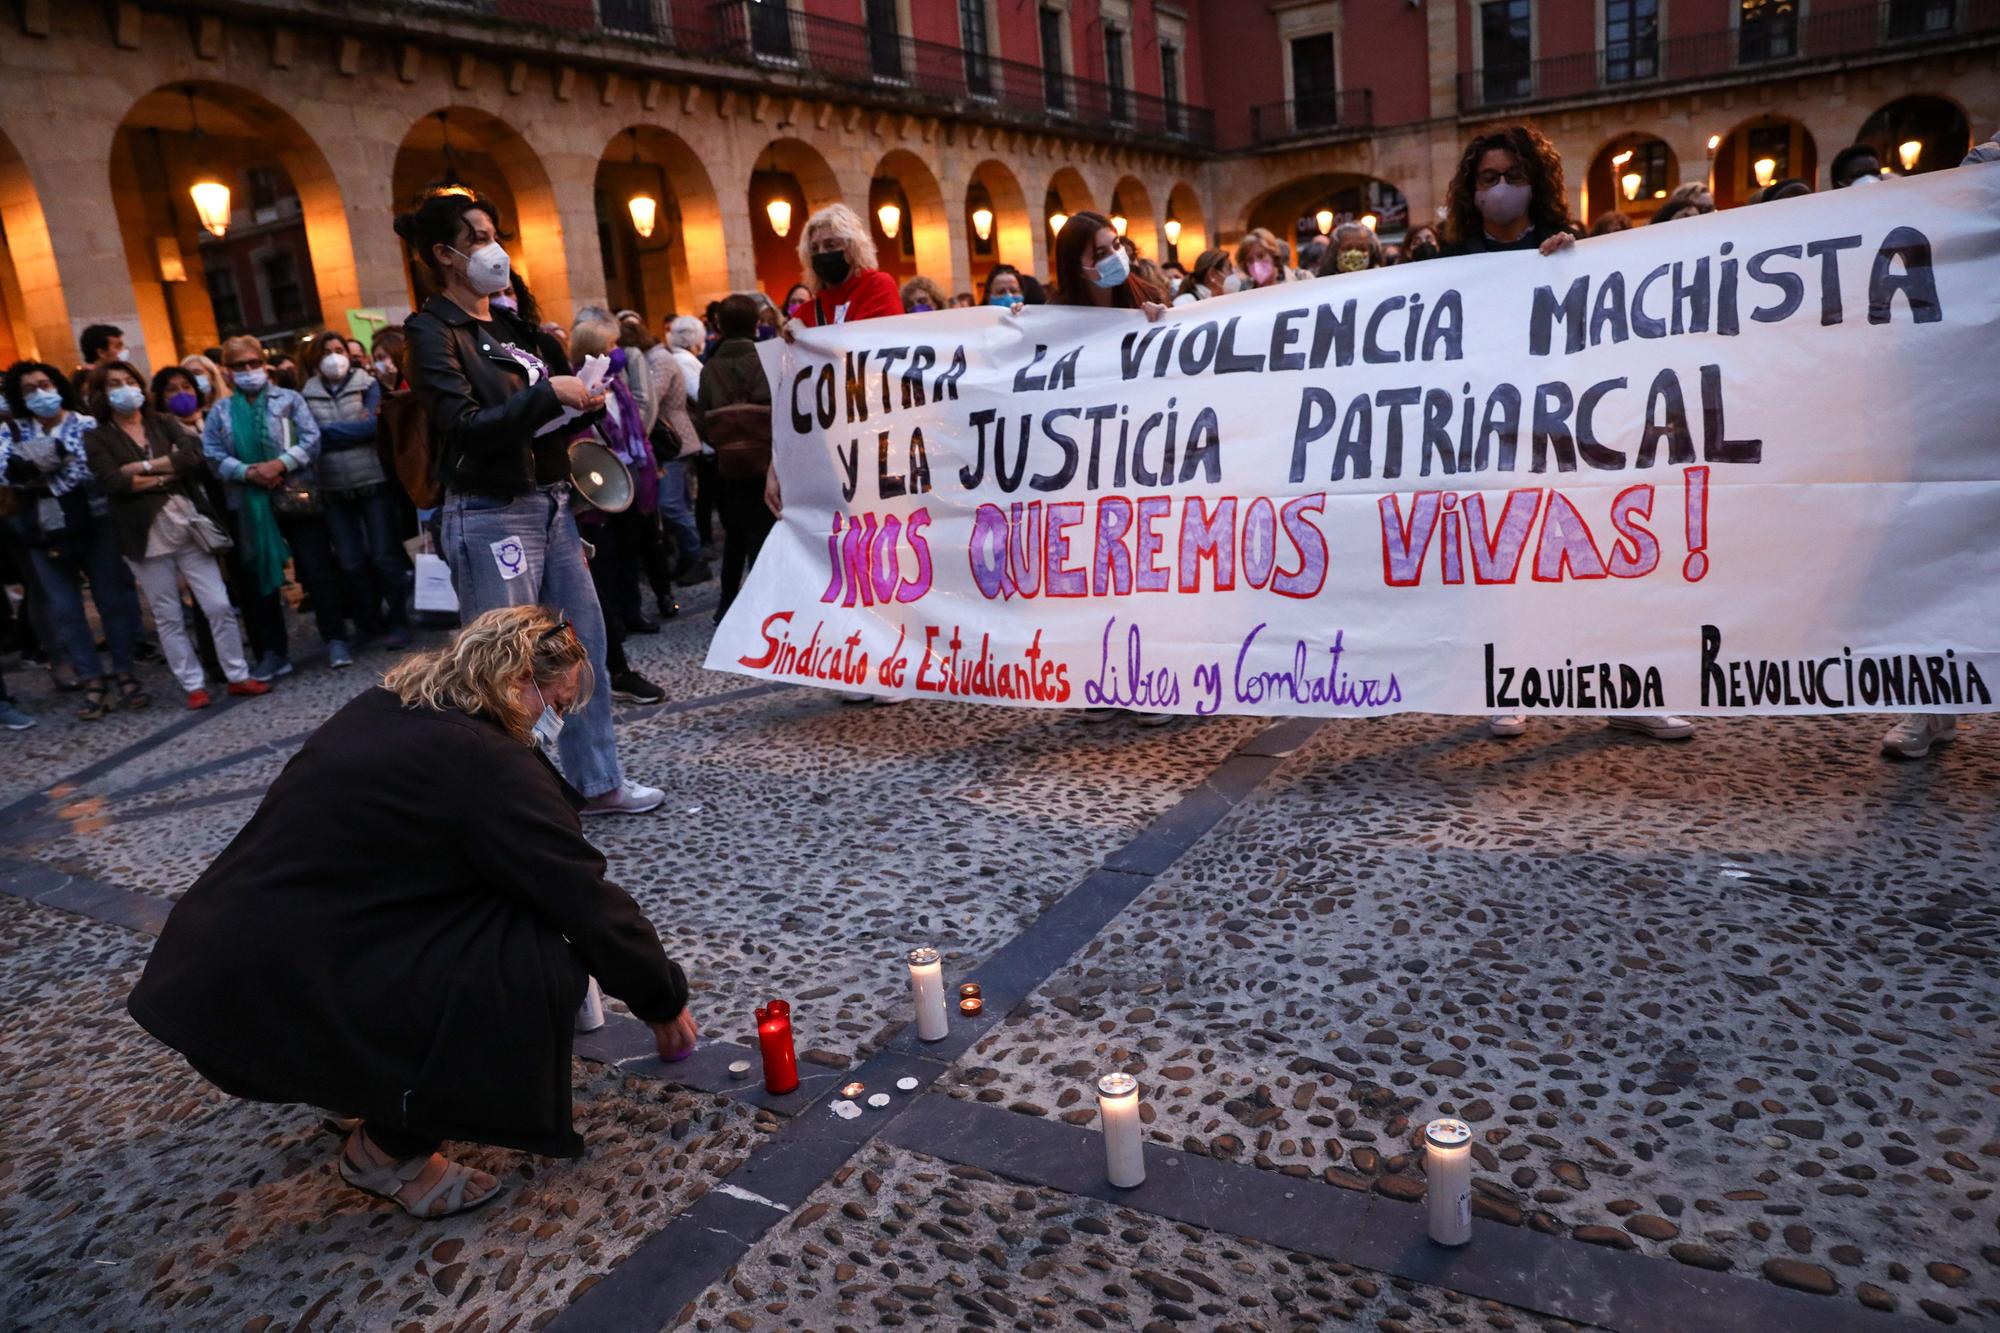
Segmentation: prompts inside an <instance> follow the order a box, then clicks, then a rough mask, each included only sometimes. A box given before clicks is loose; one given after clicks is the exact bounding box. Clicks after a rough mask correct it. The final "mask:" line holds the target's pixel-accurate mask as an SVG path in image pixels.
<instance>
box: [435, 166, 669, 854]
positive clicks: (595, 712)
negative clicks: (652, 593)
mask: <svg viewBox="0 0 2000 1333" xmlns="http://www.w3.org/2000/svg"><path fill="white" fill-rule="evenodd" d="M500 226H501V223H500V211H499V209H498V208H496V207H495V206H494V205H493V203H492V201H491V200H489V199H485V198H483V197H481V196H478V195H468V194H438V195H434V196H432V197H431V198H430V199H428V200H426V201H425V202H424V204H423V206H422V207H420V208H419V209H417V211H415V212H414V213H406V214H404V215H403V216H401V217H399V218H397V219H396V234H397V235H399V236H401V237H402V238H403V240H404V241H405V242H407V243H408V244H409V246H410V248H411V250H412V251H414V252H415V254H416V256H417V258H418V260H419V261H420V262H422V264H423V265H424V267H425V268H426V270H427V271H428V272H429V275H430V278H431V282H432V284H433V285H434V286H435V288H436V289H437V293H438V294H437V295H435V296H432V297H431V298H430V299H429V300H428V301H426V302H425V303H424V307H423V309H422V310H420V311H418V312H417V313H416V314H414V315H412V316H410V318H409V320H408V321H407V322H406V323H405V324H404V326H403V327H404V330H405V332H406V333H407V335H408V338H409V352H408V357H409V377H410V387H411V389H412V390H413V391H414V392H415V393H416V395H417V400H418V402H419V403H421V404H422V405H423V408H424V411H425V415H426V416H427V418H428V420H429V424H430V435H431V441H432V445H433V448H434V450H435V454H436V464H437V468H438V476H439V481H440V482H441V483H442V487H443V491H444V500H443V503H442V506H441V508H442V533H441V537H442V546H443V552H442V554H443V556H444V558H445V562H446V563H447V564H449V565H450V566H451V574H452V582H453V584H454V585H455V586H456V587H457V590H458V610H459V619H460V621H461V622H462V623H465V624H470V623H472V621H473V620H475V619H476V618H477V617H478V616H479V615H480V614H481V613H482V612H485V611H490V610H492V609H493V608H494V607H496V606H521V605H525V604H528V603H537V604H539V605H541V606H544V607H547V608H548V609H550V610H552V611H554V612H556V613H557V614H558V615H560V616H562V617H563V618H565V619H566V620H568V622H569V623H570V625H571V626H572V627H573V628H574V629H575V630H576V634H577V637H578V638H579V639H581V640H582V642H583V645H584V648H585V649H586V651H588V653H589V654H590V663H591V670H592V672H593V673H594V674H595V676H596V688H595V689H594V690H593V691H592V693H591V695H590V699H589V702H588V703H587V704H586V705H584V706H583V707H582V708H579V709H577V710H576V711H574V712H573V713H570V714H569V715H568V716H567V717H566V718H565V719H563V720H562V725H561V726H560V729H559V732H558V739H557V749H558V751H559V754H560V758H561V762H562V770H563V776H564V777H566V778H567V779H568V780H569V782H570V784H571V785H572V786H573V787H575V788H576V789H577V790H578V791H580V792H581V793H583V795H584V796H585V797H586V798H587V803H586V804H585V805H584V807H583V813H584V814H587V815H590V814H641V813H644V812H645V811H648V810H654V809H657V808H658V807H659V805H660V803H661V802H662V801H663V800H665V799H666V795H665V793H664V792H662V791H660V790H659V789H658V788H657V787H645V786H641V785H639V784H638V783H635V782H631V781H629V780H627V779H626V777H625V774H624V770H623V769H622V768H621V766H620V765H619V762H618V742H617V737H616V736H615V735H614V733H613V731H612V722H611V682H610V680H609V678H608V676H607V675H606V673H605V637H604V613H603V611H602V610H601V609H600V607H599V605H598V601H597V590H596V589H595V587H593V586H592V584H591V579H590V568H589V566H588V564H587V563H586V562H585V559H584V552H583V543H582V541H581V539H579V538H578V536H577V531H576V522H575V520H574V519H573V518H571V516H570V510H569V463H568V456H567V451H566V448H565V446H566V445H567V443H568V442H569V440H570V439H572V438H573V437H574V436H576V435H577V434H579V433H581V432H582V431H584V430H586V429H588V428H589V426H590V419H589V416H588V414H591V413H596V412H600V411H602V410H603V407H604V394H603V393H602V391H600V390H597V389H593V388H588V387H586V386H585V385H584V383H583V381H582V380H580V379H578V378H577V377H576V376H575V375H572V374H571V373H570V367H569V362H568V361H567V359H566V358H565V357H564V355H563V353H562V350H561V349H560V348H559V347H557V346H556V345H555V344H554V343H553V342H552V341H551V340H549V339H547V338H544V337H543V336H542V335H541V332H540V330H539V329H537V328H536V327H535V325H534V324H533V323H530V322H528V321H526V320H523V319H522V318H521V317H520V315H519V314H518V313H517V312H516V311H514V310H512V309H509V308H507V306H505V305H503V304H501V303H497V302H495V301H494V300H493V298H494V297H495V296H496V295H498V294H499V293H500V292H502V291H504V290H506V288H507V286H508V283H509V279H510V277H511V264H510V262H509V259H508V256H507V251H506V249H505V248H504V247H502V246H501V244H500V236H501V234H502V233H501V230H500Z"/></svg>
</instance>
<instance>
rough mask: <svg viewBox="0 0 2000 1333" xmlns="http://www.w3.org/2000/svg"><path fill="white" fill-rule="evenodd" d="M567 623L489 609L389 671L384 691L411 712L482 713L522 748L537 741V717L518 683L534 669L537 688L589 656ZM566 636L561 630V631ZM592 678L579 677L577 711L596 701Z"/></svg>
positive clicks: (536, 613)
mask: <svg viewBox="0 0 2000 1333" xmlns="http://www.w3.org/2000/svg"><path fill="white" fill-rule="evenodd" d="M567 625H568V622H566V621H564V620H563V619H561V618H560V617H559V616H557V615H556V614H555V613H554V612H553V611H550V610H548V609H546V608H544V607H539V606H502V607H495V608H494V609H493V610H491V611H488V612H486V613H485V614H484V615H482V616H480V617H479V618H478V619H477V620H474V621H473V622H472V623H471V624H470V625H467V626H466V627H465V628H463V629H461V630H459V632H458V633H457V634H455V635H453V636H452V640H451V642H450V643H448V644H446V645H445V646H444V647H442V648H436V649H432V650H431V651H429V652H423V653H412V654H410V656H408V657H406V658H404V659H403V660H402V661H400V662H398V663H396V665H395V666H393V667H391V668H390V669H389V674H388V675H386V676H384V677H383V678H382V686H383V688H384V689H387V690H388V691H389V692H390V693H392V694H394V695H395V696H396V697H397V698H398V699H401V700H402V701H403V706H404V707H405V708H435V709H456V710H457V711H459V712H461V713H470V714H474V715H481V714H483V715H484V716H486V717H490V718H492V719H493V720H494V721H496V722H498V723H500V725H502V726H503V727H505V728H507V734H508V735H510V736H512V737H513V738H514V739H515V740H517V741H520V742H521V743H522V744H523V745H530V744H533V742H534V725H535V718H536V716H537V715H539V713H540V711H541V710H540V709H529V708H525V707H523V706H522V705H521V704H520V703H518V702H517V701H516V699H515V697H514V691H515V682H516V681H518V680H520V678H521V676H522V674H523V673H527V672H532V673H533V678H534V681H535V683H536V685H538V686H539V685H543V684H546V683H549V682H552V681H555V680H558V679H560V678H562V677H563V676H565V675H567V674H569V673H570V672H571V671H573V670H575V669H576V668H577V667H578V666H586V667H587V666H588V664H589V661H590V655H589V654H588V653H586V652H585V651H584V649H583V643H582V642H581V641H580V640H579V639H578V638H577V637H576V631H574V630H572V629H569V628H567ZM559 628H560V629H562V632H561V633H557V632H556V631H557V630H558V629H559ZM592 680H593V677H592V673H591V672H590V671H589V670H585V671H584V672H583V673H582V675H581V676H580V677H579V678H578V680H577V695H576V701H575V702H574V703H572V704H571V705H570V708H571V710H572V711H574V710H575V709H578V708H581V707H583V705H584V703H585V701H586V700H588V699H589V698H590V689H591V684H592Z"/></svg>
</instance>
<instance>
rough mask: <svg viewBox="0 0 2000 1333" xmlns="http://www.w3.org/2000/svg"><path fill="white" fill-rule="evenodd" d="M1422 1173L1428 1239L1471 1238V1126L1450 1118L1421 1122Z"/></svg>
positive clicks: (1454, 1241)
mask: <svg viewBox="0 0 2000 1333" xmlns="http://www.w3.org/2000/svg"><path fill="white" fill-rule="evenodd" d="M1424 1176H1425V1179H1426V1185H1425V1195H1426V1198H1425V1203H1426V1206H1427V1207H1428V1208H1429V1210H1430V1233H1431V1239H1432V1240H1434V1241H1436V1242H1437V1243H1438V1244H1440V1245H1463V1244H1465V1243H1466V1242H1467V1241H1469V1240H1471V1239H1472V1126H1470V1125H1468V1124H1466V1123H1465V1122H1464V1121H1463V1120H1451V1119H1445V1120H1433V1121H1431V1122H1430V1124H1428V1125H1426V1126H1424Z"/></svg>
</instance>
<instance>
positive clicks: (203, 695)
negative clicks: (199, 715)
mask: <svg viewBox="0 0 2000 1333" xmlns="http://www.w3.org/2000/svg"><path fill="white" fill-rule="evenodd" d="M206 707H208V691H207V690H189V691H188V711H189V712H190V713H194V712H199V711H200V710H201V709H204V708H206Z"/></svg>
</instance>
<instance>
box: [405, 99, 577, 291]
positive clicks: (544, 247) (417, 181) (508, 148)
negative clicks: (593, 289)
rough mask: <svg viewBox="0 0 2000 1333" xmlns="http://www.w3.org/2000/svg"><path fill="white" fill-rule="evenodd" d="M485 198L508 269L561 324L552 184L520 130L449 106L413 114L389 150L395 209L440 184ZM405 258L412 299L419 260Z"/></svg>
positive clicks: (561, 260) (563, 273) (565, 266)
mask: <svg viewBox="0 0 2000 1333" xmlns="http://www.w3.org/2000/svg"><path fill="white" fill-rule="evenodd" d="M452 187H463V188H466V189H470V190H473V191H475V192H477V193H479V194H483V195H485V196H486V197H487V198H489V199H491V200H492V201H493V204H494V206H495V207H496V208H498V209H499V210H500V212H501V223H502V225H503V226H504V228H505V229H506V232H507V234H506V235H505V236H504V237H503V238H502V244H503V245H505V246H506V248H507V255H508V258H509V259H510V260H511V261H512V263H513V267H514V271H515V272H516V273H517V274H519V275H520V276H521V277H522V278H524V279H525V280H526V281H527V282H528V283H529V285H530V288H531V290H532V292H533V294H534V297H535V303H536V304H537V305H539V306H540V307H541V309H542V313H543V315H544V317H546V318H549V319H554V320H559V321H563V322H565V323H566V322H567V321H568V319H569V316H570V313H571V310H572V300H571V292H570V276H569V259H568V256H567V254H566V252H565V251H564V249H563V229H562V220H561V218H560V217H559V216H558V214H557V210H556V196H555V187H554V186H553V185H552V184H551V183H550V181H549V173H548V170H547V168H546V167H544V166H543V165H542V159H541V158H540V156H538V155H537V154H536V152H535V150H534V149H533V148H531V147H530V146H529V145H528V141H527V140H526V139H525V138H523V137H522V136H521V133H520V131H519V130H516V129H515V128H514V127H513V126H512V125H509V124H508V123H507V122H506V121H504V120H502V119H500V117H498V116H496V115H494V114H492V113H491V112H489V111H482V110H480V109H479V108H477V107H471V106H465V105H454V106H447V107H441V108H439V109H438V110H436V111H433V112H431V113H430V114H428V115H426V116H424V117H422V118H421V119H419V120H418V121H417V122H416V123H415V124H414V125H412V126H411V127H410V128H409V130H408V131H407V132H406V133H405V134H404V135H403V140H402V143H401V144H400V145H398V147H397V149H396V165H395V170H394V189H395V196H396V207H397V208H398V209H408V208H414V207H415V206H416V205H417V204H419V203H421V202H422V201H423V199H424V197H425V196H426V195H428V194H430V193H432V192H433V191H435V190H438V189H441V188H452ZM404 249H405V254H406V257H407V258H408V260H409V261H410V262H409V264H408V267H409V268H410V283H411V304H412V305H413V306H414V305H419V304H421V301H420V300H419V299H418V297H419V293H421V292H422V291H423V290H424V287H423V284H422V283H421V282H420V281H419V280H418V277H417V270H418V266H419V261H418V257H417V256H415V255H411V254H408V247H407V246H405V247H404Z"/></svg>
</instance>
